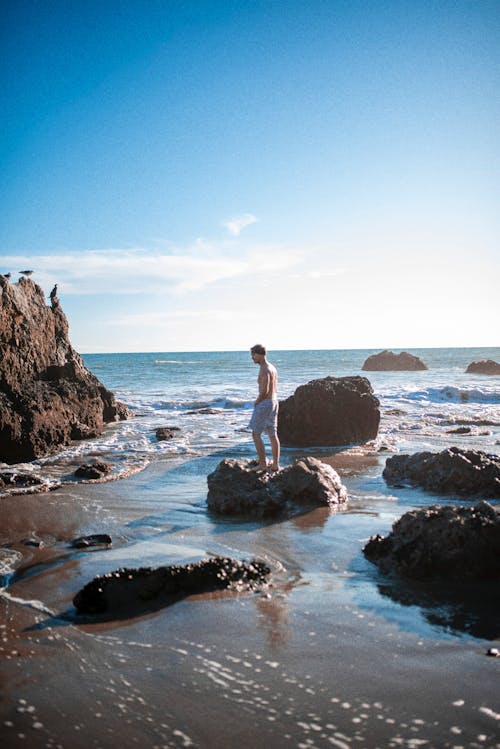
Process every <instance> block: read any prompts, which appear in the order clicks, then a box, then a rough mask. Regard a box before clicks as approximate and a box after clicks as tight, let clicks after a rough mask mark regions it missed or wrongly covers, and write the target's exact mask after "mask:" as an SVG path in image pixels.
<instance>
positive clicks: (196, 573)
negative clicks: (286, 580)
mask: <svg viewBox="0 0 500 749" xmlns="http://www.w3.org/2000/svg"><path fill="white" fill-rule="evenodd" d="M270 573H271V570H270V568H269V567H268V566H267V565H266V564H264V563H263V562H260V561H257V560H255V559H254V560H253V561H251V562H245V561H238V560H235V559H229V558H227V557H213V558H211V559H204V560H202V561H200V562H195V563H193V564H185V565H171V566H168V567H156V568H152V567H141V568H140V569H128V568H122V569H119V570H116V571H115V572H110V573H108V574H107V575H98V576H97V577H95V578H94V579H93V580H91V582H89V583H87V585H85V587H84V588H82V589H81V590H80V591H79V592H78V593H77V594H76V596H75V597H74V599H73V604H74V606H75V608H76V610H77V611H78V613H79V614H105V615H106V616H107V617H124V616H133V615H138V614H140V613H142V612H145V611H148V610H155V609H158V608H160V607H162V606H167V605H169V604H170V603H173V602H174V601H177V600H179V599H181V598H183V597H185V596H188V595H192V594H194V593H204V592H209V591H214V590H225V589H229V590H234V591H236V592H244V591H252V590H254V589H257V588H259V587H262V586H263V585H264V584H265V583H266V580H267V578H268V576H269V575H270Z"/></svg>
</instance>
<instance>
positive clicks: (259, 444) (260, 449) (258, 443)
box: [252, 432, 267, 469]
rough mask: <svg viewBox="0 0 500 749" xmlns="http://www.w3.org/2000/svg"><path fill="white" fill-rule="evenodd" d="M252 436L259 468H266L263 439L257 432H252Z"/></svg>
mask: <svg viewBox="0 0 500 749" xmlns="http://www.w3.org/2000/svg"><path fill="white" fill-rule="evenodd" d="M252 437H253V441H254V445H255V449H256V450H257V457H258V459H259V468H262V469H264V468H267V460H266V448H265V445H264V441H263V439H262V437H261V436H260V434H258V432H252Z"/></svg>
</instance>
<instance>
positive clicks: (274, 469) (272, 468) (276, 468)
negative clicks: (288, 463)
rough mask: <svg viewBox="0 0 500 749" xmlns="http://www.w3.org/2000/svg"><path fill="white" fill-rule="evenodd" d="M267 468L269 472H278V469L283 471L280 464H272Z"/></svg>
mask: <svg viewBox="0 0 500 749" xmlns="http://www.w3.org/2000/svg"><path fill="white" fill-rule="evenodd" d="M267 470H268V471H269V473H278V471H281V468H280V467H279V466H275V465H270V466H268V467H267Z"/></svg>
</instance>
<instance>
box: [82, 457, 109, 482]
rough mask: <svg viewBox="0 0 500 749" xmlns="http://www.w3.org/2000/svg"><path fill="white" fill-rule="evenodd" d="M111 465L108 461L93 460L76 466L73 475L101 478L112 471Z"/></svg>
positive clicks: (83, 477) (85, 477)
mask: <svg viewBox="0 0 500 749" xmlns="http://www.w3.org/2000/svg"><path fill="white" fill-rule="evenodd" d="M112 470H113V469H112V467H111V466H110V465H109V464H108V463H104V462H103V461H101V460H94V461H93V463H84V464H83V465H81V466H80V468H77V469H76V471H75V476H77V477H78V478H79V479H102V478H103V476H106V474H108V473H110V472H111V471H112Z"/></svg>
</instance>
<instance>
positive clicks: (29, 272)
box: [19, 270, 35, 276]
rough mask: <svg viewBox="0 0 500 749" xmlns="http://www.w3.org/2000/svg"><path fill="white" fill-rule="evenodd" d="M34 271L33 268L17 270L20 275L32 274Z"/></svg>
mask: <svg viewBox="0 0 500 749" xmlns="http://www.w3.org/2000/svg"><path fill="white" fill-rule="evenodd" d="M34 272H35V271H34V270H20V271H19V273H20V274H21V275H22V276H32V275H33V273H34Z"/></svg>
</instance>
